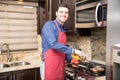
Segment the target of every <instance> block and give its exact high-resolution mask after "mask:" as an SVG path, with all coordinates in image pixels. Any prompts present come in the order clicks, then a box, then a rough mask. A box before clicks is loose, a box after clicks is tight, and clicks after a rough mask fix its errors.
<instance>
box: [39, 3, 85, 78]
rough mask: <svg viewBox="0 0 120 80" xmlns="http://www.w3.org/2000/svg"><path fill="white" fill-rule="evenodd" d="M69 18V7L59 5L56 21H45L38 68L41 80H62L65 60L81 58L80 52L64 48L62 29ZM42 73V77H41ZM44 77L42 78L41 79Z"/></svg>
mask: <svg viewBox="0 0 120 80" xmlns="http://www.w3.org/2000/svg"><path fill="white" fill-rule="evenodd" d="M68 16H69V7H68V6H67V5H65V4H60V5H59V6H58V10H57V11H56V19H55V20H54V21H47V22H46V23H45V24H44V26H43V28H42V59H43V61H44V70H43V69H42V68H43V67H40V68H41V70H43V72H42V73H41V75H42V78H44V79H43V80H64V78H65V77H64V76H65V74H64V68H65V58H66V59H67V60H70V59H71V54H72V53H74V52H75V54H77V55H79V56H82V57H83V58H85V57H86V56H85V54H84V53H83V52H82V51H79V50H77V49H74V48H71V47H68V46H66V34H65V29H64V27H63V25H64V23H65V22H66V20H67V19H68ZM43 73H44V75H43ZM43 76H44V77H43Z"/></svg>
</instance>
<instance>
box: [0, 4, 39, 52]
mask: <svg viewBox="0 0 120 80" xmlns="http://www.w3.org/2000/svg"><path fill="white" fill-rule="evenodd" d="M32 7H33V8H25V7H24V6H22V5H10V4H0V44H3V43H8V44H9V47H10V50H12V51H15V50H33V49H37V43H38V42H37V14H36V13H37V12H36V7H35V6H32Z"/></svg>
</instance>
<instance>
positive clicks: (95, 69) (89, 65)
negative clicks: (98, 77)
mask: <svg viewBox="0 0 120 80" xmlns="http://www.w3.org/2000/svg"><path fill="white" fill-rule="evenodd" d="M71 65H72V67H73V68H81V69H84V70H86V71H90V72H92V73H98V74H99V73H102V72H104V71H105V68H104V67H103V66H102V65H97V64H94V63H93V62H90V61H88V60H87V61H81V60H79V63H72V64H71Z"/></svg>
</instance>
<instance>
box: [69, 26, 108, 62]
mask: <svg viewBox="0 0 120 80" xmlns="http://www.w3.org/2000/svg"><path fill="white" fill-rule="evenodd" d="M67 37H68V38H67V42H68V44H69V45H70V46H71V47H75V48H80V49H82V50H83V51H84V52H85V53H86V54H87V57H88V59H89V60H92V59H94V60H97V61H102V62H105V60H106V28H104V27H102V28H93V29H91V36H79V35H74V36H67Z"/></svg>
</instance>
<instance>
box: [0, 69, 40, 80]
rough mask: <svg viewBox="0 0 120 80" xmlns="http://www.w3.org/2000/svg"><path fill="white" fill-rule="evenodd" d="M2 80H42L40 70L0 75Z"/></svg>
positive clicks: (26, 70)
mask: <svg viewBox="0 0 120 80" xmlns="http://www.w3.org/2000/svg"><path fill="white" fill-rule="evenodd" d="M0 80H41V79H40V72H39V68H32V69H25V70H18V71H12V72H5V73H0Z"/></svg>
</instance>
